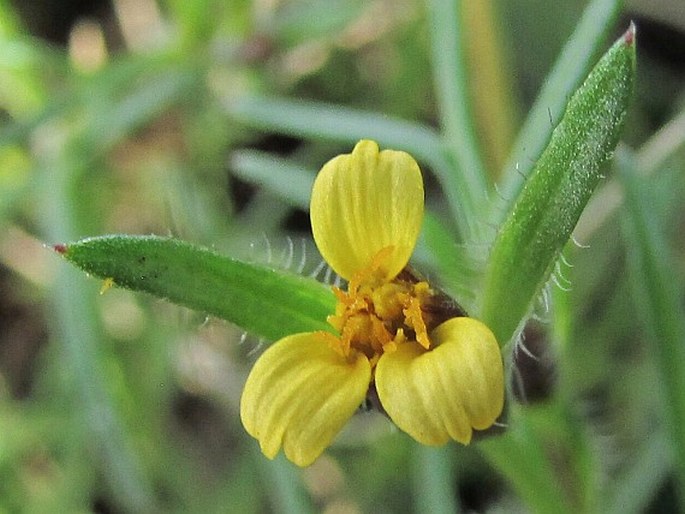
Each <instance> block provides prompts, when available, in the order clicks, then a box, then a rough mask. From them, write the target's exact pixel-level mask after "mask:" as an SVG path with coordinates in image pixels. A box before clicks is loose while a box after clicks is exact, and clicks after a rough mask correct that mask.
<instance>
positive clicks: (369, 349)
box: [327, 249, 465, 367]
mask: <svg viewBox="0 0 685 514" xmlns="http://www.w3.org/2000/svg"><path fill="white" fill-rule="evenodd" d="M384 255H387V252H385V249H384V250H381V251H380V252H379V254H378V255H377V256H376V258H374V259H373V261H372V264H371V265H370V266H369V267H368V268H366V269H364V270H362V271H360V272H359V273H357V275H356V276H355V277H353V278H352V279H351V280H350V282H349V284H348V288H347V291H343V290H341V289H340V288H337V287H334V288H333V292H334V293H335V296H336V297H337V299H338V304H337V306H336V310H335V314H334V315H331V316H329V317H328V322H329V323H330V324H331V325H332V326H333V327H334V328H335V329H336V330H337V332H338V333H339V334H340V336H339V337H336V336H333V335H332V334H328V337H327V339H328V341H329V342H330V343H331V345H332V346H333V348H334V349H335V350H336V351H337V352H339V353H340V354H341V355H343V356H345V357H351V356H353V355H354V354H355V353H356V352H361V353H363V354H364V355H366V357H367V358H368V359H369V361H370V362H371V365H372V366H373V367H375V365H376V363H377V362H378V359H379V358H380V356H381V355H382V354H383V353H384V352H392V351H394V350H395V349H396V348H397V345H398V344H400V343H403V342H416V343H418V344H419V345H421V346H422V347H423V348H424V349H426V350H429V349H430V348H431V341H430V338H429V334H430V332H431V331H432V330H433V329H434V328H435V327H436V326H437V325H439V324H440V323H442V322H443V321H445V320H447V319H450V318H452V317H455V316H464V315H465V313H464V311H463V310H462V309H461V308H460V307H459V306H458V305H457V304H456V303H455V302H454V301H453V300H452V299H451V298H449V297H448V296H447V295H445V294H444V293H443V292H442V291H440V290H434V289H433V288H431V287H430V286H429V284H428V282H426V281H425V280H422V279H421V278H419V277H418V276H417V275H416V274H415V273H414V272H413V271H412V270H411V269H410V268H409V267H406V268H405V269H404V270H403V271H402V272H400V274H399V275H397V276H396V277H394V278H392V279H387V278H384V274H383V271H382V262H383V260H384V259H383V257H384Z"/></svg>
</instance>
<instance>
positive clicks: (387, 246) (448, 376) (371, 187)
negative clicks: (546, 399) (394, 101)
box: [240, 141, 504, 466]
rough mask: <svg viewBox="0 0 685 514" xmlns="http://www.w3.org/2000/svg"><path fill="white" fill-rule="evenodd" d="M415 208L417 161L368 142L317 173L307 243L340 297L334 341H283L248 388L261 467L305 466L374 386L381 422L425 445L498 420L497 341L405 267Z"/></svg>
mask: <svg viewBox="0 0 685 514" xmlns="http://www.w3.org/2000/svg"><path fill="white" fill-rule="evenodd" d="M423 201H424V192H423V181H422V178H421V172H420V170H419V167H418V165H417V164H416V161H414V159H413V158H412V157H411V156H410V155H409V154H407V153H404V152H398V151H392V150H384V151H382V152H379V149H378V145H377V144H376V143H374V142H373V141H360V142H359V143H358V144H357V145H356V146H355V148H354V150H353V151H352V153H351V154H349V155H340V156H338V157H335V158H334V159H332V160H331V161H329V162H328V163H327V164H325V165H324V167H323V168H322V169H321V171H320V173H319V175H318V176H317V178H316V181H315V183H314V188H313V190H312V199H311V222H312V231H313V233H314V240H315V241H316V244H317V246H318V248H319V250H320V251H321V254H322V255H323V257H324V259H326V261H327V262H328V264H329V265H330V266H331V268H333V270H334V271H335V272H336V273H338V274H339V275H340V276H341V277H342V278H344V279H346V280H347V281H348V287H347V290H341V289H339V288H333V290H334V293H335V295H336V297H337V299H338V304H337V307H336V312H335V313H334V314H332V315H331V316H329V318H328V322H329V323H330V324H331V325H332V327H333V328H334V329H335V332H336V334H333V333H329V332H311V333H303V334H294V335H291V336H288V337H285V338H283V339H281V340H280V341H277V342H276V343H274V344H273V345H272V346H271V347H270V348H269V349H267V350H266V351H265V352H264V354H263V355H262V356H261V357H260V358H259V359H258V360H257V362H256V363H255V365H254V367H253V369H252V371H251V372H250V375H249V376H248V378H247V382H246V384H245V389H244V391H243V396H242V399H241V405H240V416H241V419H242V422H243V425H244V426H245V429H246V430H247V431H248V433H250V435H252V436H253V437H255V438H256V439H257V440H258V441H259V444H260V446H261V449H262V452H263V453H264V454H265V455H266V456H267V457H269V458H274V457H275V456H276V454H277V453H278V451H279V450H280V449H281V447H282V448H283V450H284V452H285V455H286V457H287V458H288V459H290V460H291V461H292V462H294V463H295V464H297V465H299V466H307V465H309V464H311V463H312V462H313V461H314V460H315V459H316V458H317V457H318V456H319V455H321V453H322V452H323V451H324V450H325V448H326V447H327V446H329V445H330V443H331V442H332V441H333V439H334V438H335V436H336V435H337V434H338V432H340V430H341V429H342V428H343V426H344V425H345V423H346V422H347V420H348V419H349V418H350V417H351V416H352V415H353V414H354V412H355V411H356V410H357V408H358V407H359V406H360V404H361V403H362V402H363V400H364V398H365V397H366V395H367V393H368V392H369V390H370V388H374V387H375V390H376V391H377V394H378V398H379V399H380V403H381V405H382V408H383V409H384V410H385V412H386V413H387V415H388V416H389V417H390V419H391V420H392V421H393V422H394V423H395V424H396V425H397V426H398V427H399V428H400V429H401V430H403V431H404V432H406V433H408V434H409V435H410V436H412V437H413V438H414V439H416V440H417V441H419V442H421V443H424V444H428V445H441V444H444V443H446V442H447V441H449V440H450V439H454V440H456V441H459V442H461V443H463V444H468V443H469V442H470V440H471V435H472V431H473V429H477V430H483V429H486V428H488V427H490V426H491V425H492V424H493V423H494V422H495V420H496V419H497V417H498V416H499V414H500V413H501V411H502V406H503V403H504V373H503V367H502V357H501V354H500V350H499V346H498V344H497V341H496V340H495V336H494V335H493V334H492V332H491V331H490V330H489V329H488V328H487V327H486V326H485V325H484V324H483V323H481V322H479V321H477V320H475V319H472V318H468V317H464V315H463V312H462V311H461V310H460V309H459V308H458V307H457V306H456V304H454V303H453V302H451V301H450V300H449V298H447V297H446V296H445V295H444V293H441V292H440V291H438V290H435V289H433V288H431V287H430V285H429V284H428V283H427V282H426V281H424V280H422V279H421V278H419V277H418V276H417V275H416V274H415V273H413V272H412V271H411V269H410V268H408V267H407V263H408V261H409V258H410V256H411V254H412V252H413V250H414V246H415V245H416V241H417V238H418V236H419V231H420V228H421V222H422V218H423Z"/></svg>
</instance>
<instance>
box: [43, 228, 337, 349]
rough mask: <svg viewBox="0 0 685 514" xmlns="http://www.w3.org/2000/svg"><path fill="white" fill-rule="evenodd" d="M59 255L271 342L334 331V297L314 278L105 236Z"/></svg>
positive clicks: (172, 242)
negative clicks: (331, 320)
mask: <svg viewBox="0 0 685 514" xmlns="http://www.w3.org/2000/svg"><path fill="white" fill-rule="evenodd" d="M54 248H55V250H56V251H57V252H58V253H60V254H61V255H63V256H64V257H65V258H66V259H67V260H68V261H70V262H72V263H73V264H75V265H76V266H78V267H79V268H81V269H82V270H84V271H85V272H87V273H90V274H92V275H95V276H96V277H99V278H102V279H113V280H114V283H115V284H116V285H118V286H122V287H126V288H129V289H133V290H136V291H145V292H147V293H151V294H153V295H155V296H158V297H160V298H164V299H167V300H169V301H171V302H174V303H177V304H179V305H183V306H186V307H189V308H191V309H195V310H199V311H203V312H206V313H208V314H211V315H213V316H217V317H219V318H223V319H226V320H228V321H231V322H232V323H235V324H236V325H239V326H240V327H242V328H244V329H245V330H247V331H248V332H250V333H253V334H255V335H258V336H261V337H265V338H267V339H269V340H276V339H279V338H281V337H283V336H285V335H288V334H293V333H297V332H310V331H314V330H330V326H329V325H328V324H327V323H326V316H328V315H329V314H331V313H332V312H333V310H334V306H335V299H334V296H333V294H332V292H331V291H330V289H329V288H327V287H326V286H325V285H323V284H321V283H319V282H317V281H316V280H313V279H310V278H306V277H301V276H299V275H295V274H292V273H288V272H285V271H280V270H275V269H271V268H268V267H265V266H259V265H256V264H252V263H246V262H242V261H238V260H235V259H231V258H229V257H225V256H221V255H219V254H217V253H215V252H214V251H212V250H209V249H207V248H202V247H198V246H194V245H192V244H190V243H187V242H183V241H179V240H177V239H172V238H162V237H157V236H121V235H113V236H102V237H94V238H88V239H83V240H81V241H78V242H76V243H70V244H67V245H56V246H55V247H54Z"/></svg>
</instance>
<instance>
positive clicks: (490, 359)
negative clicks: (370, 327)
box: [376, 318, 504, 445]
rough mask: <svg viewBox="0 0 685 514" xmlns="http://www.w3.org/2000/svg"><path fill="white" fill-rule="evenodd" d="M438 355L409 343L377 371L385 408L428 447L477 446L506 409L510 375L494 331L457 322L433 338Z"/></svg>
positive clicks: (473, 322) (467, 321)
mask: <svg viewBox="0 0 685 514" xmlns="http://www.w3.org/2000/svg"><path fill="white" fill-rule="evenodd" d="M430 337H431V344H433V345H436V347H435V348H433V349H432V350H428V351H426V350H424V349H423V348H422V347H421V346H419V345H418V344H416V343H413V342H412V343H405V344H401V345H399V346H398V348H397V350H396V351H395V352H392V353H386V354H384V355H383V356H382V357H381V358H380V360H379V361H378V365H377V367H376V389H377V390H378V396H379V398H380V401H381V404H382V405H383V408H384V409H385V410H386V412H387V413H388V415H389V416H390V418H391V419H392V421H393V422H394V423H395V424H396V425H397V426H398V427H399V428H400V429H401V430H403V431H405V432H407V433H408V434H409V435H410V436H412V437H413V438H414V439H416V440H417V441H419V442H420V443H423V444H428V445H440V444H444V443H446V442H447V441H449V440H450V439H454V440H456V441H459V442H460V443H463V444H468V443H469V442H470V441H471V435H472V429H473V428H475V429H478V430H484V429H486V428H488V427H490V426H491V425H492V424H493V423H494V422H495V420H496V419H497V417H498V416H499V415H500V413H501V412H502V407H503V405H504V370H503V366H502V357H501V354H500V349H499V345H498V344H497V341H496V340H495V336H494V335H493V334H492V332H491V331H490V329H488V327H487V326H485V325H484V324H483V323H481V322H480V321H477V320H475V319H472V318H452V319H450V320H447V321H446V322H444V323H442V324H441V325H439V326H438V327H437V328H436V329H435V330H433V332H432V333H431V334H430Z"/></svg>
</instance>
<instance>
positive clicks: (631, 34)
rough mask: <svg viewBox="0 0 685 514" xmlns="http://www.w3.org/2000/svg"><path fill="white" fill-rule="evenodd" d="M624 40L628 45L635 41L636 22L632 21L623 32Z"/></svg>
mask: <svg viewBox="0 0 685 514" xmlns="http://www.w3.org/2000/svg"><path fill="white" fill-rule="evenodd" d="M623 41H625V43H626V45H628V46H630V45H632V44H633V43H634V42H635V23H634V22H632V21H631V22H630V25H629V26H628V30H626V31H625V32H624V34H623Z"/></svg>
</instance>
